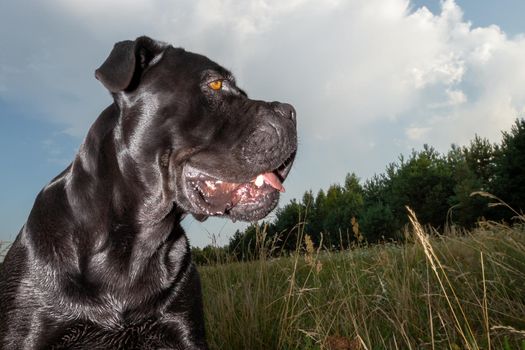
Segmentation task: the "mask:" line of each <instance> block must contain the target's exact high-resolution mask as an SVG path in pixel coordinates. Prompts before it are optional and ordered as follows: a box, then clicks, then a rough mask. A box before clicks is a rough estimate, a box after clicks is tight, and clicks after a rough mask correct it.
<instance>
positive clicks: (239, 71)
mask: <svg viewBox="0 0 525 350" xmlns="http://www.w3.org/2000/svg"><path fill="white" fill-rule="evenodd" d="M523 13H525V2H524V1H522V0H500V1H480V0H456V1H453V0H446V1H438V0H417V1H408V0H323V1H321V0H318V1H314V0H290V1H280V0H246V1H234V0H177V1H167V0H133V1H132V0H111V1H110V0H91V1H85V0H47V1H37V0H6V1H2V2H1V4H0V33H1V34H0V47H1V50H0V240H8V241H10V240H13V239H14V238H15V237H16V234H17V233H18V231H19V230H20V228H21V227H22V225H23V223H24V222H25V221H26V219H27V216H28V215H29V212H30V210H31V207H32V205H33V201H34V198H35V197H36V195H37V193H38V192H39V191H40V189H41V188H42V187H43V186H45V184H46V183H48V182H49V181H50V180H51V178H53V177H54V176H55V175H57V174H58V173H59V172H60V171H61V170H62V169H64V168H65V167H66V166H67V165H68V164H69V163H70V162H71V160H72V159H73V157H74V155H75V153H76V151H77V150H78V147H79V145H80V144H81V142H82V140H83V137H84V135H85V134H86V132H87V130H88V128H89V126H90V125H91V124H92V123H93V121H94V120H95V119H96V118H97V116H98V115H99V113H100V112H101V111H102V110H103V109H104V108H105V107H106V106H107V105H109V104H111V102H112V101H111V97H110V95H109V94H108V92H107V91H105V89H104V88H103V86H102V85H101V84H100V83H99V82H98V81H97V80H96V79H95V78H94V70H95V69H96V68H97V67H99V66H100V64H101V63H102V62H103V61H104V60H105V58H106V57H107V55H108V54H109V52H110V50H111V48H112V47H113V44H114V43H115V42H117V41H121V40H128V39H134V38H136V37H138V36H140V35H143V34H146V35H149V36H151V37H153V38H155V39H158V40H162V41H166V42H169V43H172V44H173V45H174V46H177V47H184V48H185V49H187V50H189V51H194V52H198V53H202V54H205V55H207V56H208V57H210V58H211V59H213V60H215V61H216V62H218V63H220V64H221V65H223V66H224V67H226V68H228V69H230V70H231V71H233V73H234V74H235V76H236V78H237V82H238V85H239V86H241V87H242V88H243V89H244V90H245V91H247V92H248V93H249V95H250V97H252V98H255V99H264V100H270V101H274V100H278V101H282V102H289V103H291V104H293V105H294V106H295V108H296V110H297V114H298V134H299V151H298V155H297V158H296V162H295V165H294V168H293V169H292V172H291V174H290V176H289V177H288V179H287V180H286V182H285V184H284V185H285V187H286V193H285V194H284V195H283V196H282V197H281V205H284V204H286V203H288V202H289V201H290V200H291V199H292V198H301V197H302V194H303V193H304V192H305V191H306V190H309V189H311V190H313V191H314V193H316V192H317V191H318V190H319V189H321V188H324V189H326V188H327V187H328V186H329V185H331V184H334V183H342V182H343V181H344V178H345V175H346V174H347V173H349V172H354V173H356V174H357V176H358V177H359V178H360V179H361V180H362V181H365V180H366V179H367V178H369V177H371V176H373V175H374V174H376V173H381V172H383V171H384V169H385V167H386V165H387V164H388V163H390V162H392V161H395V160H396V159H397V157H398V156H399V155H400V154H408V153H410V151H411V150H412V149H420V148H421V147H422V145H423V144H430V145H432V146H434V147H436V148H437V149H438V150H439V151H441V152H446V151H447V150H448V149H449V148H450V145H451V144H452V143H455V144H459V145H464V144H467V143H468V142H469V141H470V140H471V139H472V138H473V137H474V135H475V134H478V135H480V136H482V137H486V138H488V139H489V140H491V141H492V142H499V141H500V139H501V131H502V130H509V129H510V127H511V125H512V123H513V121H514V120H515V119H516V118H517V117H523V115H524V114H525V88H524V85H525V25H523V20H522V14H523ZM183 226H184V227H185V229H186V231H187V234H188V236H189V238H190V242H191V244H192V245H195V246H201V247H202V246H204V245H206V244H210V243H214V244H219V245H223V244H226V243H227V242H228V239H229V237H230V236H231V235H232V234H233V232H234V231H235V229H238V228H243V227H244V226H243V224H239V223H237V224H232V223H231V222H230V221H228V220H225V219H218V218H213V219H208V220H207V221H205V222H204V223H200V222H197V221H195V220H193V219H191V218H187V219H185V220H184V222H183Z"/></svg>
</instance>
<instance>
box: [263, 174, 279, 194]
mask: <svg viewBox="0 0 525 350" xmlns="http://www.w3.org/2000/svg"><path fill="white" fill-rule="evenodd" d="M262 176H263V179H264V182H266V183H267V184H268V185H270V186H272V187H273V188H275V189H276V190H277V191H279V192H284V187H283V184H282V183H281V180H279V178H278V177H277V175H275V174H274V173H264V174H262Z"/></svg>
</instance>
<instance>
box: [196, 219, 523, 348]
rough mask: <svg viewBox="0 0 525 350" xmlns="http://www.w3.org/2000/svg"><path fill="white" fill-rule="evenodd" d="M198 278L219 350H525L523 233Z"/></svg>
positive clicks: (235, 266) (222, 268)
mask: <svg viewBox="0 0 525 350" xmlns="http://www.w3.org/2000/svg"><path fill="white" fill-rule="evenodd" d="M448 231H450V232H448V233H447V235H444V236H440V235H437V234H436V233H435V232H432V229H430V228H422V227H421V226H420V225H419V223H418V222H417V220H416V219H415V217H414V216H412V226H411V227H409V228H407V231H406V234H407V238H408V243H406V244H404V245H396V244H385V245H376V246H366V245H363V246H361V247H355V248H353V249H351V250H347V251H341V252H328V251H324V250H319V249H316V248H314V247H313V246H312V245H311V242H310V241H309V240H308V237H307V235H306V234H305V235H304V239H303V242H304V245H302V246H301V247H298V249H297V251H296V253H295V254H294V255H293V256H291V257H282V258H277V259H275V258H268V257H267V255H268V254H267V251H265V247H264V245H261V246H262V248H261V252H260V255H261V259H260V260H257V261H253V262H247V263H241V262H239V263H235V262H230V263H225V264H218V265H214V266H203V267H200V269H199V270H200V274H201V278H202V284H203V293H204V304H205V305H204V307H205V314H206V322H207V332H208V339H209V342H210V346H211V348H212V349H250V350H257V349H261V350H263V349H264V350H269V349H331V350H357V349H454V350H455V349H505V350H510V349H516V350H525V228H524V227H523V226H514V227H512V228H510V227H507V226H504V225H499V224H496V223H489V222H485V223H481V224H480V227H479V228H478V229H476V230H474V231H471V232H455V231H454V229H453V228H451V229H449V230H448Z"/></svg>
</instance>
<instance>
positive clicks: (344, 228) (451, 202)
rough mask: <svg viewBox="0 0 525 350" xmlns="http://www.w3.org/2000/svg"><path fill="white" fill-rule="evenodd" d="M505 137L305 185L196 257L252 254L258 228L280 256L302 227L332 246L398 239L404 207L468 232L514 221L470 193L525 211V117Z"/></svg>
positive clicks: (437, 225) (438, 226) (427, 149)
mask: <svg viewBox="0 0 525 350" xmlns="http://www.w3.org/2000/svg"><path fill="white" fill-rule="evenodd" d="M502 136H503V137H502V141H501V143H500V144H492V143H490V142H489V141H488V140H487V139H484V138H481V137H479V136H477V135H476V136H475V137H474V139H473V140H472V141H471V142H470V143H469V144H468V145H466V146H463V147H459V146H456V145H452V146H451V148H450V150H449V151H448V152H446V153H445V154H441V153H439V152H437V151H436V150H435V149H434V148H433V147H431V146H429V145H425V146H424V147H423V149H421V150H414V151H412V153H411V154H410V155H409V156H408V157H405V156H403V155H401V156H399V158H398V160H397V161H395V162H392V163H390V164H389V165H388V166H387V167H386V169H385V171H384V172H383V173H381V174H376V175H374V176H373V177H372V178H370V179H367V180H366V181H364V182H361V181H360V179H359V178H358V177H357V176H356V174H354V173H349V174H347V175H346V177H345V180H344V183H343V184H332V185H330V186H329V187H328V189H326V190H323V189H321V190H319V191H318V192H317V193H316V194H314V193H313V192H312V191H311V190H308V191H306V192H305V193H304V195H303V197H302V199H301V200H297V199H293V200H291V201H290V202H289V203H288V204H286V205H284V206H283V207H281V208H278V209H277V211H276V213H275V218H274V219H273V220H271V221H263V222H262V223H257V224H255V223H254V224H252V225H250V226H248V227H247V228H246V229H245V230H244V231H237V232H235V234H234V235H233V237H232V238H231V239H230V242H229V244H228V245H227V246H225V247H222V248H216V247H205V248H204V249H198V248H195V249H194V257H195V259H196V261H197V263H206V262H209V261H217V260H219V261H222V260H223V259H224V258H225V257H234V258H235V259H239V260H246V259H252V258H255V257H256V256H255V253H254V252H255V251H257V250H258V248H259V247H258V245H259V244H261V243H260V242H259V241H260V240H261V238H260V237H259V236H260V234H259V235H258V234H257V232H259V233H260V232H263V233H264V235H265V241H266V242H272V244H271V246H272V249H274V251H275V252H279V253H283V252H285V253H286V252H289V251H295V249H296V247H297V244H298V243H300V242H298V239H299V238H300V237H301V233H302V232H304V233H307V234H308V235H309V236H310V237H311V239H312V241H313V242H314V244H315V245H316V246H319V245H322V246H323V247H325V248H328V249H345V248H347V247H348V246H350V245H352V244H356V243H359V242H363V241H366V242H367V243H378V242H385V241H400V240H402V238H403V237H402V232H403V228H404V226H405V225H406V224H407V222H408V218H407V215H406V209H405V206H409V207H411V208H413V209H414V210H415V211H416V213H417V215H418V219H419V221H420V222H421V223H422V224H424V225H429V226H432V227H433V228H434V229H435V230H436V231H437V232H441V233H443V232H444V230H445V228H447V227H452V226H455V227H459V228H465V229H470V228H472V227H473V226H475V225H476V223H477V222H478V221H479V220H480V219H484V220H496V221H506V222H507V223H510V224H512V221H513V215H515V214H514V213H513V212H512V211H510V210H509V209H508V208H506V207H504V206H499V207H489V205H488V203H489V201H490V200H491V199H490V198H487V197H484V196H480V195H472V194H473V193H476V192H487V193H491V194H492V195H495V196H497V197H498V198H500V199H501V200H503V201H504V202H505V203H507V204H508V205H509V206H510V207H512V208H513V209H515V210H516V211H518V212H522V211H523V210H524V209H525V120H524V119H517V120H516V121H515V123H514V124H513V126H512V128H511V130H510V131H509V132H503V133H502ZM261 227H262V228H261ZM270 253H271V252H270Z"/></svg>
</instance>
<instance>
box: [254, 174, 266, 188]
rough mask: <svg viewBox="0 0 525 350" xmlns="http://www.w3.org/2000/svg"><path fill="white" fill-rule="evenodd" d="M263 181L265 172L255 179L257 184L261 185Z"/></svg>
mask: <svg viewBox="0 0 525 350" xmlns="http://www.w3.org/2000/svg"><path fill="white" fill-rule="evenodd" d="M263 183H264V175H263V174H261V175H258V176H257V178H256V179H255V186H257V187H261V186H262V185H263Z"/></svg>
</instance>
